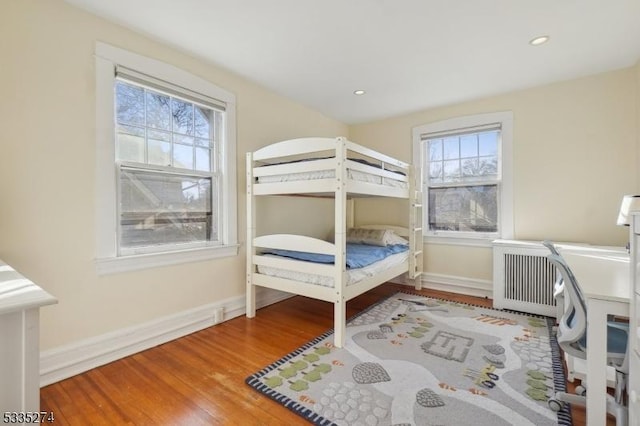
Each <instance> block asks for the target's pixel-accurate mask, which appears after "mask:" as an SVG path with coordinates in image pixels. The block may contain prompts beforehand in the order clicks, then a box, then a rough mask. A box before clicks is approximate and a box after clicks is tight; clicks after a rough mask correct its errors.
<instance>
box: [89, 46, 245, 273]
mask: <svg viewBox="0 0 640 426" xmlns="http://www.w3.org/2000/svg"><path fill="white" fill-rule="evenodd" d="M95 61H96V267H97V271H98V274H108V273H117V272H124V271H130V270H136V269H146V268H153V267H158V266H164V265H172V264H178V263H184V262H191V261H201V260H207V259H213V258H219V257H227V256H235V255H237V254H238V240H237V189H236V99H235V95H234V94H232V93H231V92H229V91H227V90H224V89H222V88H220V87H218V86H216V85H214V84H212V83H210V82H209V81H207V80H205V79H203V78H200V77H197V76H195V75H193V74H191V73H189V72H187V71H184V70H182V69H180V68H177V67H175V66H173V65H170V64H167V63H164V62H161V61H158V60H156V59H152V58H148V57H145V56H141V55H138V54H136V53H132V52H129V51H127V50H124V49H120V48H117V47H114V46H111V45H109V44H106V43H102V42H96V55H95ZM117 65H120V66H124V67H127V68H130V69H133V70H136V71H139V72H141V73H144V74H148V75H150V76H152V77H155V78H157V79H159V80H162V81H166V82H170V83H171V84H174V85H176V86H179V87H183V88H185V89H188V90H191V91H193V92H196V93H202V94H203V95H206V96H208V97H211V98H214V99H217V100H219V101H221V102H223V103H224V104H225V115H226V120H225V126H224V130H223V131H224V135H223V138H222V139H223V140H222V143H221V146H220V150H219V155H220V158H221V161H220V167H221V170H220V180H221V181H220V198H219V200H220V203H222V206H223V208H222V209H221V210H222V211H221V216H222V217H221V220H220V229H219V230H218V232H219V235H220V240H221V243H222V244H218V245H215V246H207V247H199V248H192V249H186V250H170V249H168V250H166V251H162V252H157V253H144V254H133V255H127V256H122V255H118V247H117V244H118V242H117V232H118V215H117V211H118V208H117V163H116V152H115V147H116V144H115V116H114V114H115V112H114V105H115V100H114V96H115V94H114V93H115V91H114V88H115V81H116V77H115V76H116V73H115V69H116V66H117Z"/></svg>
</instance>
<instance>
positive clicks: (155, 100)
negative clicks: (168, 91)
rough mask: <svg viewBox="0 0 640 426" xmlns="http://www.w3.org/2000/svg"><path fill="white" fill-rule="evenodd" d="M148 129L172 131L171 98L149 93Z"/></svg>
mask: <svg viewBox="0 0 640 426" xmlns="http://www.w3.org/2000/svg"><path fill="white" fill-rule="evenodd" d="M147 127H152V128H155V129H161V130H169V131H170V130H171V98H169V96H165V95H161V94H159V93H155V92H147Z"/></svg>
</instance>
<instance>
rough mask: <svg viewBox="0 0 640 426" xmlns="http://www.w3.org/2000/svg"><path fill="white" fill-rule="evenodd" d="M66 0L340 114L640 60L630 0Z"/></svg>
mask: <svg viewBox="0 0 640 426" xmlns="http://www.w3.org/2000/svg"><path fill="white" fill-rule="evenodd" d="M66 1H67V2H68V3H71V4H73V5H76V6H78V7H81V8H84V9H86V10H88V11H90V12H92V13H95V14H97V15H100V16H103V17H105V18H106V19H109V20H111V21H114V22H116V23H119V24H121V25H123V26H126V27H129V28H132V29H134V30H136V31H139V32H141V33H143V34H146V35H148V36H151V37H152V38H154V39H156V40H160V41H162V42H164V43H166V44H168V45H171V46H174V47H177V48H180V49H182V50H184V51H186V52H188V53H190V54H192V55H195V56H198V57H200V58H204V59H205V60H207V61H210V62H212V63H214V64H216V65H218V66H221V67H223V68H226V69H228V70H231V71H233V72H235V73H237V74H239V75H242V76H244V77H246V78H248V79H250V80H252V81H254V82H257V83H259V84H261V85H262V86H265V87H267V88H269V89H271V90H273V91H274V92H276V93H279V94H282V95H284V96H286V97H289V98H291V99H293V100H296V101H298V102H300V103H302V104H304V105H307V106H309V107H311V108H314V109H316V110H318V111H320V112H322V113H324V114H325V115H327V116H329V117H333V118H336V119H338V120H340V121H342V122H344V123H347V124H355V123H361V122H366V121H372V120H377V119H381V118H386V117H390V116H394V115H399V114H404V113H407V112H411V111H417V110H422V109H426V108H429V107H434V106H439V105H445V104H451V103H456V102H460V101H464V100H469V99H476V98H480V97H484V96H489V95H494V94H499V93H504V92H509V91H513V90H516V89H521V88H527V87H534V86H538V85H542V84H546V83H550V82H555V81H561V80H567V79H572V78H576V77H580V76H585V75H590V74H596V73H600V72H604V71H609V70H614V69H619V68H624V67H628V66H632V65H633V64H635V63H636V62H637V61H638V60H639V59H640V0H538V1H533V0H529V1H525V0H109V1H105V0H66ZM542 34H548V35H550V36H551V40H550V41H549V42H548V43H546V44H544V45H541V46H537V47H533V46H530V45H529V44H528V41H529V40H530V39H532V38H534V37H535V36H538V35H542ZM356 89H364V90H366V91H367V93H366V95H363V96H355V95H353V91H354V90H356Z"/></svg>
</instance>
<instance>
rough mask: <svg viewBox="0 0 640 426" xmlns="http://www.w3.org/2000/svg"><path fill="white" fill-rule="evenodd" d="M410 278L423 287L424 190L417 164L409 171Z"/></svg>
mask: <svg viewBox="0 0 640 426" xmlns="http://www.w3.org/2000/svg"><path fill="white" fill-rule="evenodd" d="M409 175H410V176H409V192H410V194H409V203H410V207H409V248H410V250H411V256H410V257H409V279H412V280H413V281H414V285H415V288H416V290H420V289H421V288H422V277H421V275H422V272H423V241H422V191H420V188H421V186H420V180H421V179H419V173H417V172H416V168H415V166H411V167H410V171H409Z"/></svg>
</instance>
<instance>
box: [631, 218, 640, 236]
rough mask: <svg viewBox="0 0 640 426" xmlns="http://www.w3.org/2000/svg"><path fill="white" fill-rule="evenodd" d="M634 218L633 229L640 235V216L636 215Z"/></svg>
mask: <svg viewBox="0 0 640 426" xmlns="http://www.w3.org/2000/svg"><path fill="white" fill-rule="evenodd" d="M632 216H633V229H634V232H635V234H636V235H640V214H634V215H632Z"/></svg>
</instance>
